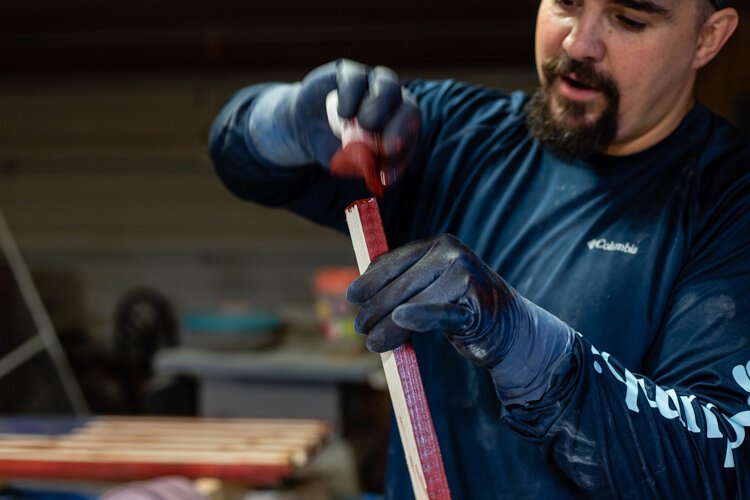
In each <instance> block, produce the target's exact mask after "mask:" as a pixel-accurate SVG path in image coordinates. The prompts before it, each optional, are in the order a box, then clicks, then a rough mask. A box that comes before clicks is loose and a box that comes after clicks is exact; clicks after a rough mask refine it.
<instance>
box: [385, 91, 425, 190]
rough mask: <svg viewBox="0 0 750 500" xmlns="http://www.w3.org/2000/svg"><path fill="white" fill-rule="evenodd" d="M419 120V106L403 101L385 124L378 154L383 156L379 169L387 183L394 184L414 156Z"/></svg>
mask: <svg viewBox="0 0 750 500" xmlns="http://www.w3.org/2000/svg"><path fill="white" fill-rule="evenodd" d="M421 122H422V116H421V114H420V112H419V108H418V107H417V106H416V105H415V104H413V103H411V102H408V101H404V102H402V103H401V105H400V106H399V107H398V109H397V110H396V112H395V113H394V115H393V117H392V118H391V120H390V121H389V122H388V124H387V125H386V126H385V129H384V130H383V134H382V137H381V141H380V155H381V157H382V158H383V164H382V166H381V170H382V171H383V173H384V174H385V178H386V184H387V185H389V186H390V185H392V184H394V183H395V182H396V181H397V180H398V178H399V177H400V176H401V173H403V171H404V170H405V166H406V165H408V164H409V162H411V160H412V159H413V158H414V153H415V151H416V149H417V140H418V138H419V128H420V126H421Z"/></svg>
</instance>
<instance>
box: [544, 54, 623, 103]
mask: <svg viewBox="0 0 750 500" xmlns="http://www.w3.org/2000/svg"><path fill="white" fill-rule="evenodd" d="M542 72H543V73H544V77H545V80H546V86H549V85H550V84H551V83H552V82H553V81H554V80H555V78H559V77H563V76H568V75H571V74H572V75H575V77H576V79H577V80H578V81H579V82H581V83H583V84H584V85H587V86H589V87H592V88H595V89H599V90H602V91H603V92H604V93H605V95H608V96H610V97H613V96H617V95H618V94H619V91H618V89H617V84H616V83H615V81H614V79H613V78H612V77H610V76H609V75H607V74H605V73H602V72H600V71H598V70H597V69H596V67H595V66H594V64H593V63H590V62H585V61H578V60H576V59H572V58H570V57H568V56H561V57H558V58H555V59H552V60H551V61H548V62H546V63H544V64H543V65H542Z"/></svg>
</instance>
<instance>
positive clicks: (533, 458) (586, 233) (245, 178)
mask: <svg viewBox="0 0 750 500" xmlns="http://www.w3.org/2000/svg"><path fill="white" fill-rule="evenodd" d="M408 87H409V89H410V90H411V91H412V92H413V93H414V94H415V95H416V96H417V99H418V101H419V105H420V108H421V112H422V117H423V125H422V130H421V135H420V139H419V146H418V152H417V155H416V158H415V160H414V163H413V165H412V166H411V168H410V169H409V170H408V172H407V173H406V174H405V176H404V178H403V179H402V180H401V182H400V183H399V184H398V185H397V186H396V187H395V188H394V189H393V190H391V191H389V192H388V193H387V194H386V196H385V197H384V198H383V199H382V200H381V202H380V205H381V211H382V216H383V221H384V225H385V228H386V233H387V236H388V239H389V244H390V246H391V247H392V248H393V247H396V246H398V245H401V244H403V243H406V242H408V241H411V240H414V239H419V238H424V237H428V236H432V235H436V234H440V233H446V232H447V233H452V234H454V235H456V236H457V237H458V238H460V239H461V240H462V241H464V242H465V243H466V244H467V245H468V246H469V247H470V248H472V249H473V250H474V252H476V253H477V254H478V255H479V256H480V257H481V258H482V259H483V260H484V261H485V262H486V263H487V264H488V265H490V266H491V267H492V268H493V269H494V270H495V271H497V272H498V273H499V274H500V275H501V276H502V277H503V278H504V279H505V280H506V281H508V283H510V284H511V285H512V286H513V287H514V288H516V289H517V290H518V291H519V292H520V293H521V294H522V295H524V296H525V297H526V298H528V299H530V300H532V301H533V302H535V303H536V304H538V305H540V306H542V307H543V308H545V309H546V310H548V311H550V312H551V313H553V314H555V315H556V316H558V317H559V318H560V319H562V320H563V321H565V322H567V323H568V324H569V325H570V326H571V327H573V328H574V329H575V330H576V331H577V332H579V335H578V336H577V338H576V342H575V344H574V346H573V350H572V353H571V354H570V355H569V356H568V357H567V358H566V359H565V361H564V362H563V363H561V365H560V367H559V368H558V369H557V371H556V372H555V374H554V376H553V379H552V383H551V385H550V388H549V389H548V391H547V392H546V393H545V394H544V396H543V397H542V399H541V400H540V401H536V402H533V403H530V404H528V405H508V406H503V405H502V404H501V403H500V401H499V400H498V398H497V396H496V394H495V390H494V386H493V383H492V380H491V378H490V376H489V374H488V373H487V371H486V370H484V369H480V368H477V367H475V366H473V365H472V364H471V363H469V362H468V361H466V360H465V359H463V358H462V357H461V356H460V355H459V354H458V353H457V352H456V351H455V350H454V349H453V348H452V346H451V345H450V344H449V342H448V341H447V340H446V339H445V338H443V337H442V336H435V335H415V336H414V337H413V342H414V346H415V349H416V351H417V355H418V357H419V363H420V370H421V372H422V379H423V382H424V385H425V391H426V393H427V399H428V402H429V405H430V408H431V412H432V417H433V420H434V424H435V429H436V432H437V435H438V440H439V442H440V447H441V451H442V455H443V459H444V464H445V468H446V473H447V475H448V481H449V485H450V489H451V493H452V496H453V498H454V499H472V500H474V499H483V498H487V499H498V498H514V499H518V498H578V497H582V496H592V497H597V498H601V497H605V496H612V497H617V498H727V497H736V496H740V497H750V451H748V450H750V444H748V443H746V442H745V441H746V431H747V430H748V429H750V146H749V145H748V139H747V137H746V136H745V135H744V134H743V133H741V132H739V131H738V130H737V129H735V128H734V127H732V126H731V125H730V124H728V123H726V122H724V121H723V120H722V119H720V118H719V117H717V116H715V115H714V114H712V113H711V112H709V111H708V110H707V109H706V108H704V107H702V106H701V105H696V106H694V107H693V108H692V110H691V111H690V112H689V113H688V115H687V116H686V117H685V118H684V120H683V121H682V123H681V124H680V125H679V127H678V128H677V129H676V130H675V131H674V132H673V133H672V134H671V135H670V136H669V137H667V138H666V139H664V140H663V141H662V142H660V143H659V144H656V145H655V146H653V147H651V148H649V149H647V150H645V151H642V152H639V153H636V154H633V155H630V156H624V157H611V156H604V155H602V156H596V157H593V158H590V159H588V160H586V161H577V162H566V161H563V160H561V159H559V158H557V157H555V156H554V155H552V154H550V153H549V152H547V151H545V150H544V149H543V148H542V147H541V146H540V144H539V143H538V142H537V141H535V140H534V139H533V138H532V137H531V136H530V135H529V131H528V129H527V127H526V126H525V122H524V111H523V110H524V105H525V103H526V102H527V99H528V98H527V96H526V95H524V94H522V93H514V94H510V95H507V94H503V93H500V92H495V91H491V90H488V89H484V88H480V87H474V86H470V85H465V84H461V83H456V82H451V81H442V82H424V81H415V82H412V83H410V84H408ZM262 89H263V87H252V88H248V89H245V90H243V91H241V92H239V93H238V94H236V95H235V97H234V98H233V99H232V100H230V102H229V103H228V104H227V105H226V107H225V108H224V109H223V110H222V112H221V113H220V115H219V116H218V117H217V119H216V122H215V123H214V126H213V129H212V132H211V144H210V148H211V154H212V158H213V159H214V162H215V165H216V169H217V172H218V174H219V176H220V177H221V178H222V179H223V181H224V182H225V184H226V185H227V187H228V188H229V189H230V190H231V191H232V192H234V193H235V194H236V195H238V196H240V197H242V198H245V199H249V200H253V201H256V202H258V203H262V204H266V205H272V206H283V207H286V208H289V209H291V210H293V211H294V212H296V213H298V214H300V215H302V216H304V217H307V218H309V219H312V220H314V221H316V222H318V223H321V224H324V225H327V226H330V227H334V228H337V229H340V230H344V228H345V224H344V217H343V210H344V207H345V206H346V205H347V204H349V203H350V202H352V201H354V200H355V199H358V198H362V197H364V196H366V192H365V190H364V188H363V186H362V184H361V183H359V182H357V181H351V180H341V179H336V178H333V177H331V176H330V175H329V174H328V173H327V172H326V170H325V169H323V168H321V167H320V166H317V165H309V166H305V167H296V168H283V167H278V166H274V165H270V164H268V163H267V162H266V161H264V160H263V159H262V158H261V157H260V155H258V153H257V151H256V149H255V146H254V145H253V142H252V139H251V138H250V137H248V135H247V120H248V113H249V112H251V110H252V102H253V99H254V98H255V97H256V96H257V94H258V93H259V92H260V91H262ZM386 493H387V496H388V497H390V498H398V499H404V498H410V497H412V492H411V485H410V482H409V476H408V472H407V469H406V464H405V460H404V454H403V450H402V448H401V445H400V441H399V439H398V435H397V432H396V431H395V426H394V429H393V430H392V432H391V439H390V444H389V461H388V471H387V485H386Z"/></svg>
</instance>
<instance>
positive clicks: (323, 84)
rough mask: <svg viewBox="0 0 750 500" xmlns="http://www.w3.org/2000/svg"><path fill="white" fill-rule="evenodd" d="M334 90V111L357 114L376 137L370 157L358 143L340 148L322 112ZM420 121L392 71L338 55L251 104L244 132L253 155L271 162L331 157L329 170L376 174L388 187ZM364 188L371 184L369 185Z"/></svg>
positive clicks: (408, 154) (410, 152)
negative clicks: (349, 147)
mask: <svg viewBox="0 0 750 500" xmlns="http://www.w3.org/2000/svg"><path fill="white" fill-rule="evenodd" d="M332 90H336V91H337V92H338V114H339V116H340V117H341V118H343V119H346V120H349V119H356V120H357V122H358V125H359V127H361V128H362V129H364V130H365V131H368V132H370V133H372V135H373V136H374V138H375V141H374V144H373V145H370V147H369V149H374V150H373V151H371V153H372V159H369V158H363V151H362V149H361V148H359V149H357V148H356V147H355V148H353V149H352V151H351V153H347V152H344V151H341V149H342V144H341V140H340V139H339V138H338V137H337V136H336V135H335V134H334V133H333V131H332V130H331V127H330V125H329V120H328V116H327V112H326V98H327V96H328V94H329V93H330V92H331V91H332ZM420 123H421V115H420V112H419V108H418V106H417V104H416V100H415V98H414V97H413V96H412V95H411V94H410V93H409V92H408V91H407V90H406V89H405V88H404V87H402V85H401V83H400V82H399V80H398V76H397V75H396V74H395V73H394V72H393V71H392V70H390V69H388V68H385V67H381V66H378V67H374V68H369V67H367V66H364V65H362V64H359V63H356V62H353V61H349V60H339V61H336V62H333V63H329V64H326V65H324V66H321V67H319V68H317V69H315V70H313V71H312V72H311V73H310V74H308V75H307V76H306V77H305V78H304V80H303V81H302V82H301V83H297V84H292V85H277V86H274V87H271V88H270V89H268V90H266V91H265V92H264V93H263V94H262V95H261V96H260V97H259V98H258V100H257V102H256V103H255V104H254V107H253V111H252V112H251V115H250V119H249V128H248V131H249V135H250V138H251V140H252V141H253V144H254V145H255V147H256V149H257V150H258V152H259V153H260V154H261V155H262V156H263V157H264V158H265V159H266V160H268V161H270V162H271V163H274V164H276V165H279V166H298V165H305V164H310V163H313V162H315V163H318V164H319V165H322V166H323V167H325V168H329V169H331V167H332V159H333V158H334V155H336V159H335V161H334V164H333V168H332V173H334V174H336V175H344V176H357V177H364V178H366V179H367V178H369V179H373V178H374V179H382V181H384V182H381V184H384V185H386V186H389V185H391V184H393V183H395V182H396V180H397V178H398V177H399V176H400V174H401V173H402V172H403V170H404V168H405V167H406V165H407V164H408V163H409V162H410V161H411V159H412V158H413V156H414V151H415V148H416V142H417V135H418V133H419V127H420ZM337 152H338V154H337ZM342 153H347V154H342ZM365 153H366V151H365ZM363 162H365V163H368V162H369V163H370V164H369V165H368V166H367V167H366V168H367V169H370V171H369V172H366V171H362V170H361V165H362V164H363ZM373 169H374V171H372V170H373ZM381 174H382V176H381ZM368 187H370V189H371V190H373V187H374V186H371V185H370V182H368Z"/></svg>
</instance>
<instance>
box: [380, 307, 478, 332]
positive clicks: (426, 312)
mask: <svg viewBox="0 0 750 500" xmlns="http://www.w3.org/2000/svg"><path fill="white" fill-rule="evenodd" d="M391 318H392V320H393V322H394V323H395V324H396V325H397V326H400V327H401V328H404V329H406V330H411V331H414V332H433V331H438V332H444V333H447V334H451V335H455V334H460V333H463V332H465V331H466V330H468V329H469V328H471V327H472V325H473V324H474V321H475V315H474V311H473V310H472V309H471V308H470V307H468V306H465V305H461V304H445V303H437V304H424V303H407V304H402V305H400V306H398V307H397V308H396V309H394V310H393V314H392V315H391Z"/></svg>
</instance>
